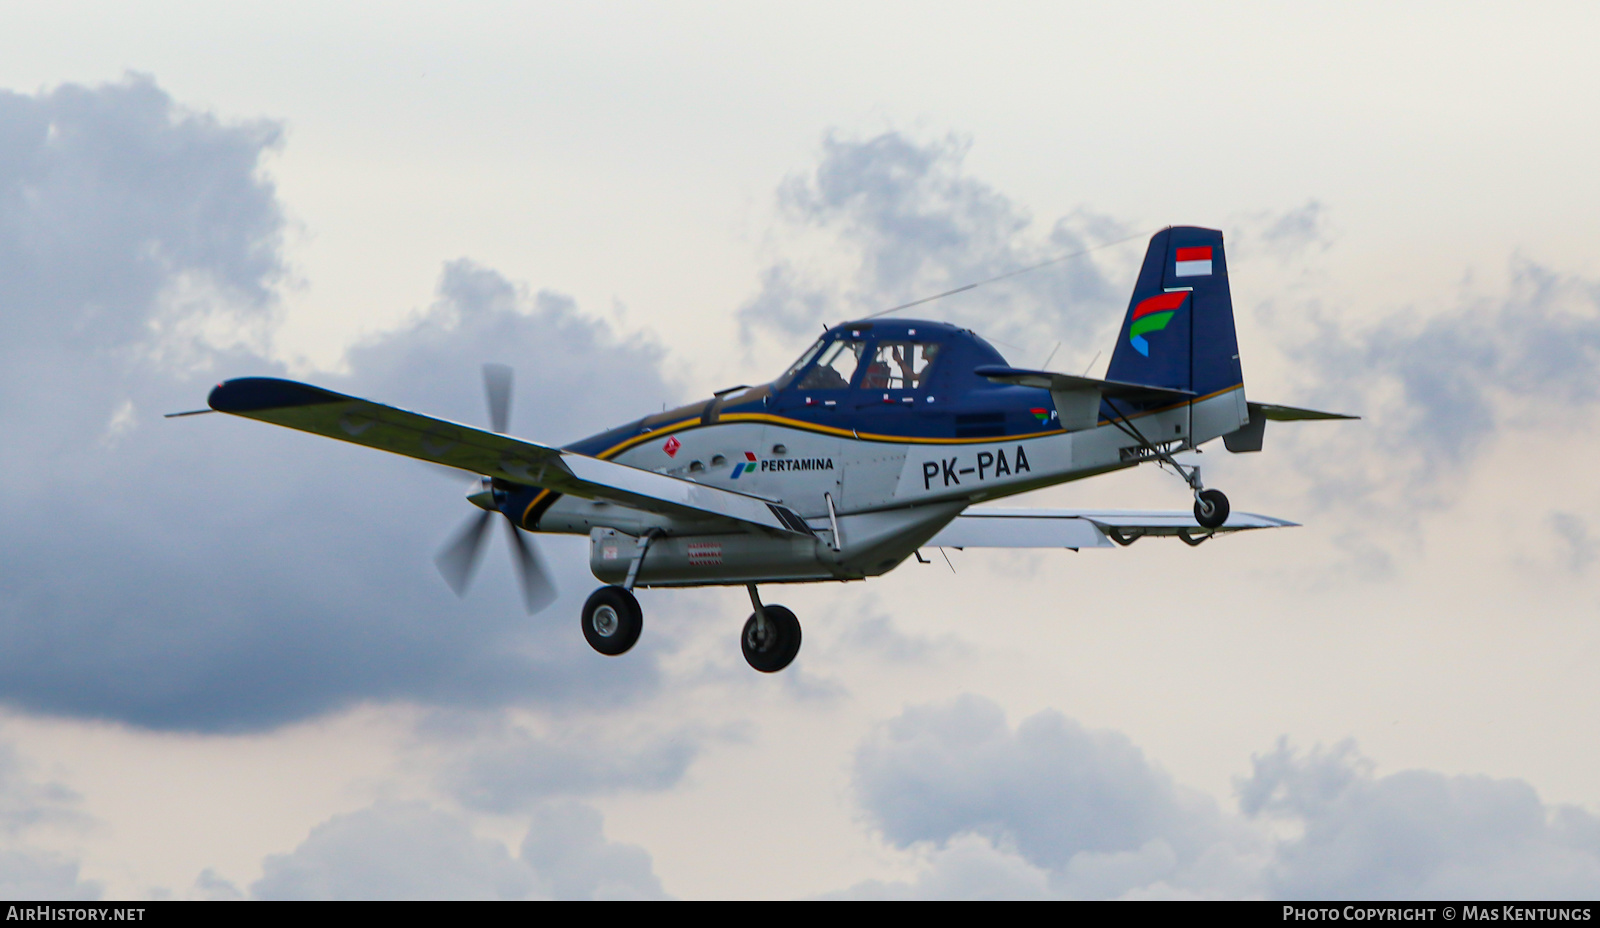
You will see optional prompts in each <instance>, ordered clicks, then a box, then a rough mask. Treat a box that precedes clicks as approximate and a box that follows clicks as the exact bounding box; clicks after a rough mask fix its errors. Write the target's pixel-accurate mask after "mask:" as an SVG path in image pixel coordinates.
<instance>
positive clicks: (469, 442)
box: [209, 377, 811, 535]
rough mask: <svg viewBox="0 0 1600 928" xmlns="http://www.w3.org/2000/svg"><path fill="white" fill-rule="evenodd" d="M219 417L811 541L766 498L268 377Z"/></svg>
mask: <svg viewBox="0 0 1600 928" xmlns="http://www.w3.org/2000/svg"><path fill="white" fill-rule="evenodd" d="M209 403H210V406H211V408H212V409H215V410H216V411H217V412H225V413H231V414H233V415H236V416H243V417H245V418H248V419H259V420H261V421H262V422H271V423H272V424H274V425H282V426H286V427H288V428H292V429H299V430H300V431H302V432H310V433H312V434H314V435H322V436H324V437H326V438H336V439H338V440H340V441H347V442H351V443H353V444H357V445H365V446H367V447H368V448H376V449H378V450H379V451H388V452H392V453H394V454H403V455H405V456H406V457H411V458H417V459H418V460H422V461H431V462H433V463H435V464H443V465H445V466H446V467H458V468H460V469H462V470H464V471H470V472H471V473H474V474H483V475H485V476H489V477H498V478H500V479H502V480H507V481H510V482H512V483H516V484H522V485H524V486H537V487H544V488H546V489H550V490H554V491H556V492H558V493H565V494H568V495H571V496H576V497H578V498H580V499H594V500H605V501H607V502H612V503H617V504H619V505H622V506H630V507H633V508H635V509H642V510H644V511H646V512H654V513H659V514H662V515H668V516H674V517H677V518H687V519H691V520H694V519H704V518H706V517H708V516H709V517H713V518H717V519H726V520H730V521H732V522H736V523H740V524H742V525H744V526H752V527H756V528H760V529H764V530H766V531H768V532H772V533H776V534H807V535H809V534H810V533H811V532H810V529H809V528H807V526H806V524H805V521H804V520H803V519H801V518H800V517H799V516H798V515H796V514H795V513H794V512H792V511H791V510H789V509H788V508H786V507H784V506H781V505H778V504H776V503H773V502H771V501H769V500H765V499H762V498H760V497H756V496H749V495H747V494H744V493H735V492H733V491H731V490H724V489H720V488H718V487H710V486H705V485H703V484H699V483H695V482H693V481H691V480H683V479H681V478H678V477H672V476H669V475H667V474H658V473H656V472H655V471H648V470H641V469H640V468H637V467H629V466H627V465H625V464H618V463H615V462H613V461H603V460H601V459H599V458H594V457H589V456H587V455H582V454H576V453H574V452H571V451H563V450H561V449H560V448H552V447H549V446H548V445H540V444H535V443H534V442H530V441H523V440H521V439H519V438H512V437H511V436H509V435H501V434H498V433H495V432H488V431H484V430H483V429H478V428H473V427H472V426H470V425H461V424H459V423H456V422H449V421H447V420H444V419H435V418H432V417H431V416H424V415H420V414H418V413H414V412H408V411H406V410H404V409H396V408H395V407H393V406H384V405H382V404H381V403H373V402H370V401H368V400H363V399H358V398H356V397H353V396H345V395H344V394H341V393H334V392H333V391H331V390H324V389H322V388H321V387H313V386H310V385H309V384H303V383H296V382H294V381H292V380H279V379H276V378H272V377H245V378H241V379H238V380H229V381H227V382H226V383H223V384H220V385H218V386H217V387H216V388H215V389H213V390H212V391H211V397H210V400H209Z"/></svg>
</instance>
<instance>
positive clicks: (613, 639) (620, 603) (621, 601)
mask: <svg viewBox="0 0 1600 928" xmlns="http://www.w3.org/2000/svg"><path fill="white" fill-rule="evenodd" d="M642 631H644V612H643V610H641V609H640V608H639V600H637V599H635V598H634V596H633V594H632V593H630V592H628V591H627V590H624V589H623V588H622V587H620V586H603V587H601V588H600V589H598V590H595V591H594V592H593V593H591V594H589V601H588V602H586V603H584V604H583V637H584V640H586V641H588V642H589V647H591V648H594V649H595V650H596V651H599V652H600V653H601V654H604V655H607V656H609V657H615V656H617V655H618V654H622V653H624V652H626V651H627V650H628V649H629V648H631V647H633V645H634V643H635V642H637V641H638V640H639V633H640V632H642Z"/></svg>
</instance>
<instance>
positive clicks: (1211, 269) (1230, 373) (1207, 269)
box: [1106, 226, 1249, 444]
mask: <svg viewBox="0 0 1600 928" xmlns="http://www.w3.org/2000/svg"><path fill="white" fill-rule="evenodd" d="M1106 379H1107V380H1116V381H1121V382H1123V383H1137V384H1146V385H1149V386H1154V387H1170V388H1173V389H1177V390H1189V391H1191V392H1193V393H1194V394H1195V395H1196V397H1197V407H1196V410H1195V412H1196V416H1195V422H1194V432H1193V436H1192V437H1193V440H1194V442H1195V443H1196V444H1198V443H1200V442H1202V441H1206V440H1208V439H1211V438H1215V437H1217V436H1218V435H1225V434H1227V433H1228V432H1231V431H1233V430H1235V429H1237V428H1238V427H1239V426H1241V425H1243V424H1244V423H1246V422H1248V421H1249V415H1248V413H1247V412H1246V411H1245V402H1244V390H1243V389H1242V387H1243V385H1244V373H1243V370H1242V369H1241V368H1240V366H1239V339H1238V336H1237V335H1236V334H1235V332H1234V327H1233V297H1232V295H1231V294H1230V293H1229V290H1228V260H1227V257H1226V255H1225V254H1224V253H1223V248H1222V233H1221V232H1219V231H1217V230H1215V229H1199V228H1195V227H1193V226H1173V227H1171V228H1167V229H1163V230H1161V231H1160V232H1157V233H1156V234H1155V236H1154V237H1152V238H1151V239H1150V248H1149V250H1148V251H1146V252H1145V256H1144V266H1143V267H1141V268H1140V269H1139V280H1138V282H1137V283H1136V284H1135V285H1134V288H1133V299H1131V300H1130V301H1129V302H1128V314H1127V316H1126V317H1125V318H1124V319H1123V321H1122V330H1121V332H1120V333H1119V334H1118V336H1117V345H1116V348H1114V349H1113V350H1112V352H1111V365H1110V367H1109V368H1107V370H1106ZM1234 388H1240V389H1237V390H1234ZM1229 390H1233V391H1234V394H1235V396H1234V397H1232V398H1231V399H1232V401H1231V402H1224V403H1222V404H1217V403H1205V401H1206V400H1207V399H1208V398H1211V397H1216V396H1217V395H1218V394H1221V393H1225V392H1226V391H1229ZM1200 404H1205V405H1206V409H1205V411H1204V413H1202V411H1201V409H1200V408H1199V405H1200ZM1235 405H1236V406H1237V407H1238V408H1237V410H1233V408H1232V407H1233V406H1235ZM1220 406H1227V407H1228V409H1227V410H1223V409H1220V408H1217V409H1213V408H1212V407H1220ZM1235 412H1237V414H1238V415H1237V416H1235V415H1234V413H1235Z"/></svg>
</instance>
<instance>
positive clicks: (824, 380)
mask: <svg viewBox="0 0 1600 928" xmlns="http://www.w3.org/2000/svg"><path fill="white" fill-rule="evenodd" d="M1004 363H1005V359H1004V358H1003V357H1001V356H1000V353H999V352H998V351H996V350H995V349H994V348H993V347H992V346H990V345H989V343H988V342H986V341H984V340H983V339H981V338H979V337H978V336H977V335H975V334H973V333H972V332H971V331H970V330H967V329H958V328H956V327H955V326H952V325H947V324H945V323H942V322H922V321H917V320H909V319H888V320H881V321H875V322H849V323H845V324H844V325H840V326H836V327H834V328H832V329H829V330H828V331H827V332H826V333H824V334H823V336H822V337H821V338H819V339H817V341H816V342H815V343H813V344H812V345H811V347H810V348H807V349H806V351H805V353H804V354H802V355H800V358H799V360H797V361H795V362H794V364H792V365H790V366H789V369H788V370H787V371H785V372H784V374H783V376H782V377H780V378H778V380H777V381H776V382H775V383H774V384H773V386H774V387H775V388H776V389H777V390H780V391H790V390H793V391H803V392H811V391H819V390H850V389H856V390H895V391H898V390H929V389H936V388H942V389H951V388H953V387H957V386H958V385H960V384H965V382H966V381H969V380H973V381H977V382H978V383H982V381H981V380H979V379H978V378H976V377H974V376H973V374H972V369H973V368H975V367H978V366H979V365H983V364H1004ZM936 380H937V382H938V384H940V385H942V386H940V387H936V385H935V381H936Z"/></svg>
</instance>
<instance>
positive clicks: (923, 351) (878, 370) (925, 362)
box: [861, 342, 939, 390]
mask: <svg viewBox="0 0 1600 928" xmlns="http://www.w3.org/2000/svg"><path fill="white" fill-rule="evenodd" d="M938 353H939V346H938V345H937V344H935V343H933V342H879V343H878V350H877V351H875V352H873V354H872V362H871V363H870V364H868V365H867V369H866V371H865V372H864V373H863V374H862V375H861V389H863V390H917V389H921V388H922V387H923V386H925V385H926V384H927V378H928V368H929V367H930V366H931V365H932V364H933V358H934V355H936V354H938Z"/></svg>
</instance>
